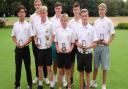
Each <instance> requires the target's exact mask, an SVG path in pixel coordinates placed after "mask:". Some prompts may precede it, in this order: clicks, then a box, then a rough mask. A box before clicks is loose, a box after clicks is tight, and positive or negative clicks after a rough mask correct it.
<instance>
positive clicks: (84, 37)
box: [76, 9, 98, 89]
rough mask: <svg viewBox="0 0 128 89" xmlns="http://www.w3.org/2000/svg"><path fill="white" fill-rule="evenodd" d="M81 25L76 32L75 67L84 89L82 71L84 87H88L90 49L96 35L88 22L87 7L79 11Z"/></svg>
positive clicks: (81, 86) (93, 45)
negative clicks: (76, 50)
mask: <svg viewBox="0 0 128 89" xmlns="http://www.w3.org/2000/svg"><path fill="white" fill-rule="evenodd" d="M80 16H81V19H82V26H81V27H80V28H79V31H77V34H76V36H77V37H76V38H77V40H76V45H77V49H78V53H77V69H78V71H79V72H80V83H79V84H80V89H84V85H83V80H84V71H85V72H86V89H90V73H91V71H92V58H93V57H92V51H93V48H94V47H95V46H96V41H97V40H98V39H97V36H96V32H95V30H94V28H93V27H92V25H90V24H89V22H88V18H89V13H88V10H87V9H82V10H81V12H80Z"/></svg>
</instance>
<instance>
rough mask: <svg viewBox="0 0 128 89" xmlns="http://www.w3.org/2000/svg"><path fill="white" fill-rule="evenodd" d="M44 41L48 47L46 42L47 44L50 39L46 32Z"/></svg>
mask: <svg viewBox="0 0 128 89" xmlns="http://www.w3.org/2000/svg"><path fill="white" fill-rule="evenodd" d="M45 39H46V46H47V45H48V42H49V39H50V36H49V33H48V31H46V34H45Z"/></svg>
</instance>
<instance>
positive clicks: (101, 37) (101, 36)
mask: <svg viewBox="0 0 128 89" xmlns="http://www.w3.org/2000/svg"><path fill="white" fill-rule="evenodd" d="M99 41H100V42H99V43H100V44H102V42H103V41H104V34H100V40H99Z"/></svg>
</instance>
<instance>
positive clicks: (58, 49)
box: [55, 42, 62, 53]
mask: <svg viewBox="0 0 128 89" xmlns="http://www.w3.org/2000/svg"><path fill="white" fill-rule="evenodd" d="M55 45H56V50H57V53H62V50H61V49H60V48H59V46H58V42H55Z"/></svg>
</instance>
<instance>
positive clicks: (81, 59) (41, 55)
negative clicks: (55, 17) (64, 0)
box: [11, 6, 114, 89]
mask: <svg viewBox="0 0 128 89" xmlns="http://www.w3.org/2000/svg"><path fill="white" fill-rule="evenodd" d="M17 14H18V17H19V21H18V22H16V23H15V24H14V26H13V30H12V35H11V36H12V38H13V41H14V43H15V45H16V49H15V63H16V82H15V89H20V77H21V66H22V59H23V61H24V64H25V69H26V74H27V81H28V89H32V74H31V69H30V51H29V46H28V44H29V43H30V42H31V40H32V39H34V41H35V44H36V46H37V48H38V52H37V60H38V73H39V82H38V88H37V89H43V84H42V72H43V69H42V66H44V65H45V66H47V71H48V77H49V80H50V89H54V85H55V81H54V75H53V71H52V68H51V66H52V58H51V57H52V51H51V45H52V42H55V46H56V50H57V66H58V80H57V82H58V89H62V76H63V74H64V73H63V72H64V71H65V73H66V76H67V83H68V84H67V89H71V55H70V54H71V52H72V50H73V48H74V45H76V46H77V49H78V52H77V70H78V71H79V73H80V80H79V84H80V89H84V87H86V89H90V73H91V72H92V59H93V56H92V52H93V48H94V47H96V45H97V42H98V45H99V44H102V41H103V39H104V35H103V37H100V39H99V37H98V36H97V34H96V31H95V29H94V27H93V26H92V25H90V24H89V22H88V18H89V12H88V10H87V9H82V10H81V11H80V17H81V20H82V24H81V25H80V26H79V29H78V31H77V32H76V33H74V31H73V29H71V28H69V25H68V21H69V18H68V15H67V14H62V15H61V18H60V23H61V26H60V27H59V28H58V29H57V30H56V33H55V36H53V31H52V30H51V24H50V22H49V21H48V19H47V15H48V12H47V7H46V6H42V7H40V9H39V15H40V17H41V22H39V23H38V22H37V25H36V28H35V29H34V30H33V29H32V27H31V25H30V24H29V23H28V22H26V20H25V16H26V9H25V7H24V6H20V7H19V8H18V13H17ZM110 31H111V30H110ZM113 32H114V31H113ZM111 33H112V32H111ZM112 34H114V33H112ZM53 38H54V39H53ZM102 38H103V39H102ZM104 44H105V43H104ZM102 45H103V44H102ZM105 45H106V44H105ZM99 46H100V45H99ZM102 47H103V46H102ZM84 72H85V73H86V81H84ZM84 82H85V83H86V84H85V86H84ZM104 89H106V88H104Z"/></svg>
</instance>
